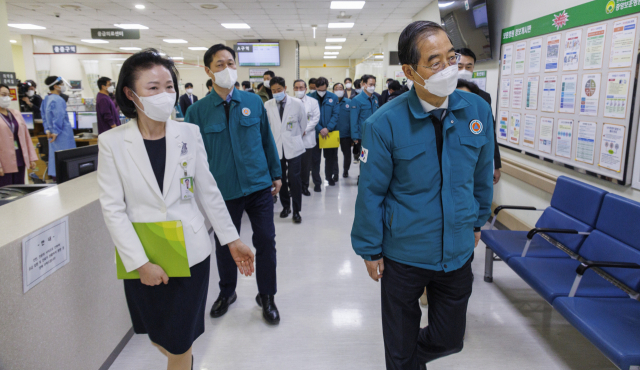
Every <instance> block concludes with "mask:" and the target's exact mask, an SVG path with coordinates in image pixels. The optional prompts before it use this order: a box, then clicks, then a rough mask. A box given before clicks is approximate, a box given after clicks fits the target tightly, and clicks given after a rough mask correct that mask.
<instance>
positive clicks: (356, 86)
mask: <svg viewBox="0 0 640 370" xmlns="http://www.w3.org/2000/svg"><path fill="white" fill-rule="evenodd" d="M360 81H361V80H360V79H357V80H355V81H353V87H354V88H356V89H359V88H360Z"/></svg>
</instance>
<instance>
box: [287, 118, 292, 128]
mask: <svg viewBox="0 0 640 370" xmlns="http://www.w3.org/2000/svg"><path fill="white" fill-rule="evenodd" d="M291 130H293V120H292V119H291V118H289V122H287V131H291Z"/></svg>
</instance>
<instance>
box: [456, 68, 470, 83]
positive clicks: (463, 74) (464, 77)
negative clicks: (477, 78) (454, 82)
mask: <svg viewBox="0 0 640 370" xmlns="http://www.w3.org/2000/svg"><path fill="white" fill-rule="evenodd" d="M458 78H459V79H461V80H467V81H471V78H473V72H471V71H467V70H466V69H463V70H461V71H458Z"/></svg>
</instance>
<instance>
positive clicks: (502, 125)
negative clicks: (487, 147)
mask: <svg viewBox="0 0 640 370" xmlns="http://www.w3.org/2000/svg"><path fill="white" fill-rule="evenodd" d="M508 126H509V112H508V111H506V110H501V111H500V121H499V123H498V139H501V140H507V132H508V130H509V128H508Z"/></svg>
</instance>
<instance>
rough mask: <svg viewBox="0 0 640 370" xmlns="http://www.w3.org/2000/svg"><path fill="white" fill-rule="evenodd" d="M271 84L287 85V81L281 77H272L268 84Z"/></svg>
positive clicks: (271, 85)
mask: <svg viewBox="0 0 640 370" xmlns="http://www.w3.org/2000/svg"><path fill="white" fill-rule="evenodd" d="M273 85H280V86H282V87H285V86H287V83H286V82H284V78H282V77H272V78H271V82H270V83H269V86H270V87H273Z"/></svg>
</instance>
